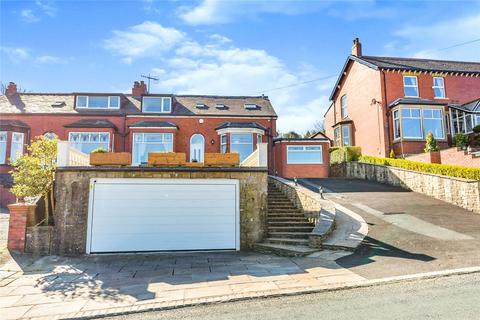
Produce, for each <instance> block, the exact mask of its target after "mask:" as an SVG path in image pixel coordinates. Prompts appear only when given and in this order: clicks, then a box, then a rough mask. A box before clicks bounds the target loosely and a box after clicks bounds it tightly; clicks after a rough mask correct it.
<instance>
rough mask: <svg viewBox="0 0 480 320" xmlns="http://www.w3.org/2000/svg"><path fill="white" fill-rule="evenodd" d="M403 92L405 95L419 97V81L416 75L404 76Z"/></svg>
mask: <svg viewBox="0 0 480 320" xmlns="http://www.w3.org/2000/svg"><path fill="white" fill-rule="evenodd" d="M403 92H404V94H405V97H415V98H417V97H418V82H417V77H416V76H404V77H403Z"/></svg>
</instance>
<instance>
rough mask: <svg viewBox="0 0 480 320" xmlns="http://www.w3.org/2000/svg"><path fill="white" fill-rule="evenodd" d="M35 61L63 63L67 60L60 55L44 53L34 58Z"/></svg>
mask: <svg viewBox="0 0 480 320" xmlns="http://www.w3.org/2000/svg"><path fill="white" fill-rule="evenodd" d="M35 62H36V63H40V64H63V63H66V62H67V61H66V60H65V59H63V58H60V57H56V56H49V55H44V56H39V57H37V58H35Z"/></svg>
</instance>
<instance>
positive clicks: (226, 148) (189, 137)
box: [0, 81, 328, 206]
mask: <svg viewBox="0 0 480 320" xmlns="http://www.w3.org/2000/svg"><path fill="white" fill-rule="evenodd" d="M276 120H277V114H276V113H275V110H274V108H273V106H272V104H271V102H270V100H269V99H268V97H266V96H208V95H172V94H149V93H147V88H146V85H145V83H144V82H143V81H142V82H135V83H134V86H133V88H132V93H131V94H123V93H93V92H89V93H20V92H17V90H16V85H15V84H14V83H10V84H9V86H8V88H7V92H6V94H5V95H1V96H0V185H1V189H0V194H1V201H0V205H1V206H5V205H6V204H9V203H12V202H14V201H15V198H14V196H13V195H12V194H11V193H10V192H8V189H9V187H10V186H11V178H10V174H9V173H8V172H9V171H10V170H11V166H10V165H9V162H10V160H11V159H15V158H16V157H17V156H18V154H20V153H23V152H24V151H25V145H26V144H27V143H29V141H30V140H31V139H32V138H33V137H36V136H40V135H46V136H57V137H58V138H59V139H60V140H66V141H69V142H70V144H71V145H72V146H73V147H75V148H77V149H79V150H80V151H82V152H84V153H90V152H91V151H92V150H93V149H95V148H98V147H103V148H105V149H107V150H110V151H115V152H122V151H127V152H131V153H132V165H134V166H137V165H141V164H144V163H146V161H147V156H148V153H149V152H183V153H186V155H187V160H188V161H196V162H203V157H204V154H205V153H215V152H221V153H226V152H238V153H239V154H240V160H241V161H243V160H244V159H245V158H247V157H248V156H249V155H250V154H251V153H252V152H253V151H254V150H255V149H256V148H257V143H258V142H263V143H266V144H267V151H268V160H267V163H268V169H269V171H270V172H271V173H275V172H278V170H275V160H274V157H275V153H274V152H273V148H274V137H275V136H276ZM319 143H321V141H319V139H312V141H311V144H313V145H315V144H319ZM318 152H322V150H320V151H317V153H318ZM323 152H324V153H328V147H326V150H325V151H323ZM305 154H306V156H307V157H308V156H310V155H311V152H308V154H307V153H305ZM298 155H300V156H301V152H300V153H298V152H297V153H296V156H297V157H298ZM317 158H318V157H317ZM307 160H308V161H307V162H308V166H306V167H305V170H308V169H309V165H310V159H307ZM322 165H323V166H328V163H323V164H322ZM296 166H297V167H300V168H301V165H300V166H298V165H296ZM297 172H299V173H300V176H302V175H305V176H306V175H308V174H307V173H302V172H301V171H298V170H297ZM327 172H328V170H327Z"/></svg>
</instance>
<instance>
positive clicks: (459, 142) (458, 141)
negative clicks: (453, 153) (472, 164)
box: [453, 133, 468, 148]
mask: <svg viewBox="0 0 480 320" xmlns="http://www.w3.org/2000/svg"><path fill="white" fill-rule="evenodd" d="M453 143H454V144H455V146H457V147H458V148H464V147H466V146H467V144H468V136H467V135H465V134H463V133H457V134H456V135H455V136H454V137H453Z"/></svg>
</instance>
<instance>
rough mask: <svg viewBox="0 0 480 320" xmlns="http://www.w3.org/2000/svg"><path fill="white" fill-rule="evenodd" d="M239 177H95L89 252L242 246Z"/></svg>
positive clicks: (92, 191)
mask: <svg viewBox="0 0 480 320" xmlns="http://www.w3.org/2000/svg"><path fill="white" fill-rule="evenodd" d="M239 198H240V196H239V181H238V180H236V179H145V178H127V179H124V178H118V179H117V178H93V179H91V180H90V196H89V210H88V227H87V243H86V252H87V253H114V252H142V251H143V252H146V251H193V250H202V251H205V250H240V202H239V201H240V200H239Z"/></svg>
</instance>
